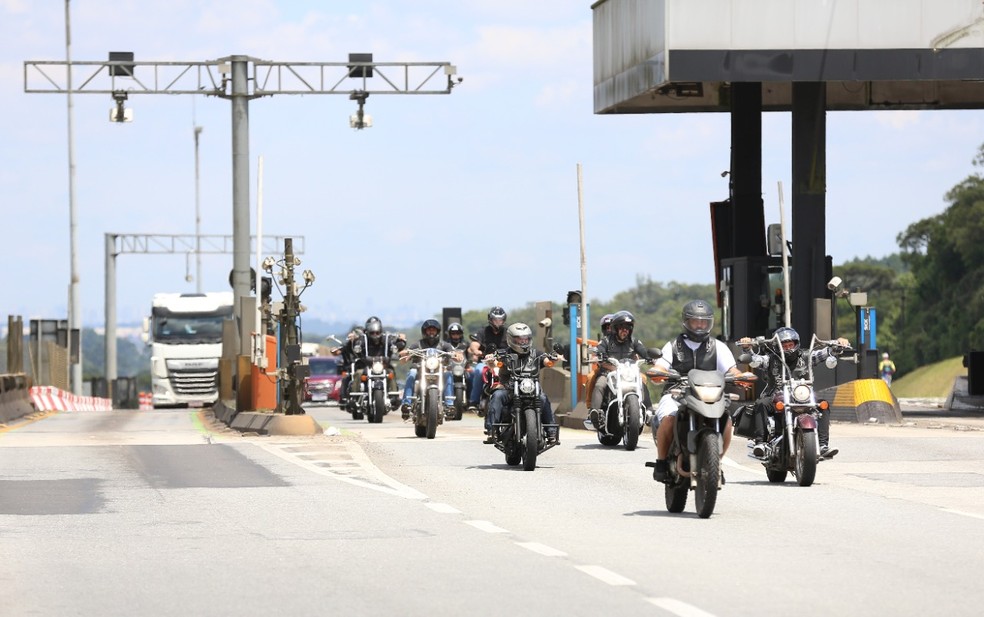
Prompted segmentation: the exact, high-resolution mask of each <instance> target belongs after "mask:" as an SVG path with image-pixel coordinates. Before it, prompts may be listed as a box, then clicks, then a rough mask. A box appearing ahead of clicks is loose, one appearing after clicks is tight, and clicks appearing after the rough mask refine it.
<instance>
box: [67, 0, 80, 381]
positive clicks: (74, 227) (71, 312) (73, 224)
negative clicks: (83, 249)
mask: <svg viewBox="0 0 984 617" xmlns="http://www.w3.org/2000/svg"><path fill="white" fill-rule="evenodd" d="M69 1H70V0H65V65H66V69H67V71H66V77H65V79H66V83H67V84H68V87H67V88H65V93H66V94H67V96H68V229H69V240H68V246H69V253H70V254H71V258H70V262H71V273H70V277H71V278H70V283H69V287H68V304H69V309H68V332H69V336H68V346H69V354H68V356H69V358H71V355H72V354H71V347H72V342H71V341H72V336H71V332H72V330H75V329H78V330H79V361H78V363H77V364H71V359H69V366H70V367H71V371H70V372H71V380H70V381H71V390H72V392H73V393H74V394H82V329H81V328H82V323H81V321H82V298H81V297H80V294H79V256H78V238H79V226H78V217H77V215H76V208H75V137H74V130H73V125H72V115H73V114H72V111H73V109H72V26H71V20H70V18H69V15H70V13H71V11H69Z"/></svg>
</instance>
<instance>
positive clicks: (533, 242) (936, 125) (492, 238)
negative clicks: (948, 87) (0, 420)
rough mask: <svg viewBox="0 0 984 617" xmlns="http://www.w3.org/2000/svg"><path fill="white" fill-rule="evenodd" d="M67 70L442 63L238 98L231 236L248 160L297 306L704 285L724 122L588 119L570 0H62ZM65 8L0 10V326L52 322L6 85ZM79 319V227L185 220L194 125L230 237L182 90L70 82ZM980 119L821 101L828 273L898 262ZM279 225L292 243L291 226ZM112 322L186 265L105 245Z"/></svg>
mask: <svg viewBox="0 0 984 617" xmlns="http://www.w3.org/2000/svg"><path fill="white" fill-rule="evenodd" d="M70 6H71V37H72V45H71V54H72V59H73V60H74V61H93V60H105V59H107V58H108V55H107V54H108V52H109V51H132V52H134V54H135V58H136V60H138V61H161V62H163V61H179V62H198V61H206V60H215V59H218V58H222V57H226V56H230V55H236V54H243V55H249V56H253V57H256V58H262V59H266V60H275V61H284V62H343V61H345V60H347V59H348V54H349V53H350V52H371V53H373V54H374V60H375V61H377V62H408V61H417V62H445V61H446V62H450V63H452V64H454V65H456V66H457V69H458V74H459V75H460V76H462V77H463V78H464V80H463V82H462V83H461V85H460V86H459V87H457V88H455V89H454V91H453V92H452V93H451V94H450V95H433V96H430V95H425V96H405V95H393V96H377V97H370V99H369V101H368V102H367V105H366V111H367V112H368V113H370V114H371V115H372V117H373V124H374V126H373V127H372V128H369V129H365V130H362V131H355V130H353V129H351V128H350V127H349V125H348V117H349V115H351V114H352V113H353V112H354V111H355V103H353V102H352V101H349V100H348V97H347V96H336V95H309V96H294V95H277V96H273V97H265V98H262V99H256V100H253V101H251V102H250V104H249V157H250V166H251V179H250V183H249V190H250V202H251V209H252V214H251V220H250V230H251V233H254V232H255V225H256V218H255V216H256V214H255V213H256V199H257V178H256V169H257V161H258V159H259V157H261V156H262V157H263V169H264V173H263V211H264V216H263V232H264V235H278V236H290V237H294V238H298V239H296V240H295V245H300V244H301V243H303V253H302V254H301V255H300V258H301V260H302V262H303V263H302V265H301V266H300V269H302V270H303V269H310V270H312V271H313V272H314V274H315V276H316V281H315V283H314V285H313V286H311V287H310V288H309V289H307V290H306V291H305V292H304V295H303V296H302V303H303V304H304V305H305V306H306V307H307V312H306V313H305V316H312V317H315V318H317V319H321V320H326V321H335V320H338V321H363V320H364V319H365V318H366V317H367V316H368V315H371V314H375V315H379V316H381V317H382V318H383V319H384V322H385V323H387V324H390V323H392V324H394V325H400V324H412V323H415V322H417V321H419V320H421V319H424V318H427V317H430V316H433V315H434V314H437V313H439V312H440V310H441V308H442V307H445V306H452V307H462V308H463V309H464V310H465V311H468V310H476V309H477V310H486V309H487V308H488V307H490V306H493V305H501V306H504V307H506V308H511V307H516V308H518V307H522V306H525V305H526V303H528V302H532V301H537V300H554V301H561V300H563V298H564V297H565V296H566V293H567V291H568V290H572V289H580V288H581V287H582V280H581V253H580V243H579V235H580V233H579V232H580V228H579V221H578V202H579V199H578V195H579V193H578V183H577V178H578V176H577V169H578V165H580V166H581V177H582V191H581V202H582V204H583V208H584V237H585V257H586V263H587V270H586V285H585V288H586V289H587V295H588V297H589V298H590V299H594V300H600V301H608V300H610V299H611V298H612V297H613V296H614V295H615V294H616V293H618V292H620V291H623V290H626V289H629V288H631V287H633V286H634V285H635V284H636V280H637V277H639V276H644V277H650V278H651V279H652V280H654V281H661V282H669V281H679V282H684V283H712V282H713V281H714V266H713V259H712V252H711V230H710V217H709V210H708V203H709V202H712V201H720V200H723V199H725V198H726V197H727V195H728V179H727V178H723V177H722V175H721V173H722V171H725V170H727V169H728V167H729V156H730V155H729V151H730V132H729V117H728V116H727V114H650V115H622V116H619V115H605V116H602V115H595V114H594V113H593V103H592V85H593V76H592V53H593V52H592V16H591V8H590V7H591V2H590V1H587V0H585V1H578V0H537V2H530V1H529V0H498V1H496V2H490V1H486V0H455V1H454V2H449V1H446V0H416V1H414V2H399V1H395V0H378V1H372V0H368V1H350V0H321V1H313V0H312V1H307V0H290V1H287V0H280V1H276V0H169V1H168V2H146V1H143V0H140V1H138V0H112V1H104V0H74V1H72V2H71V5H70ZM64 7H65V5H64V3H63V2H60V1H56V0H47V1H40V0H0V110H2V113H0V136H2V139H0V212H2V220H3V226H4V227H5V229H4V232H3V236H4V240H3V241H2V242H0V257H2V258H3V260H4V262H5V263H7V264H8V265H9V266H11V267H9V268H8V269H7V277H6V278H7V283H6V285H5V286H4V289H3V291H2V292H0V319H2V316H3V315H5V314H6V315H21V316H23V317H24V318H25V320H26V319H29V318H36V317H42V318H49V319H54V318H60V319H64V318H66V317H67V314H68V308H67V307H68V289H69V284H70V275H71V250H70V238H71V230H70V214H69V213H70V207H69V171H68V158H69V157H68V128H67V127H68V122H67V118H68V113H67V102H66V97H65V96H64V95H61V94H47V93H31V94H27V93H25V92H24V61H25V60H56V61H64V60H65V51H66V50H65V34H66V27H65V8H64ZM73 104H74V112H73V122H74V152H75V162H76V181H75V204H76V212H77V215H76V222H77V238H78V246H77V256H78V272H79V290H80V294H81V314H82V321H83V325H84V326H86V327H96V328H101V327H102V326H103V322H104V316H105V311H104V296H105V259H106V258H105V234H107V233H120V234H194V233H195V218H196V199H195V195H196V193H195V145H194V144H195V142H194V127H195V126H200V127H201V133H200V142H199V147H198V149H199V156H200V162H199V173H200V178H201V180H200V190H199V200H198V209H199V212H200V216H201V223H200V227H201V233H202V234H220V235H221V234H225V235H231V234H232V172H231V167H232V155H231V109H230V103H229V101H227V100H224V99H219V98H215V97H204V96H194V95H180V96H166V95H134V96H131V97H130V99H129V101H128V102H127V106H128V107H131V108H132V109H133V113H134V121H133V122H132V123H123V124H120V123H111V122H109V121H108V116H109V109H110V107H111V106H112V101H111V100H110V98H109V97H108V96H105V95H96V94H77V95H75V96H74V97H73ZM982 125H984V111H947V112H940V111H905V112H903V111H899V112H864V113H861V112H854V113H850V112H829V113H828V114H827V130H828V135H827V230H826V234H827V235H826V237H827V251H828V253H829V254H831V255H832V256H833V259H834V263H835V264H838V263H842V262H844V261H847V260H850V259H852V258H854V257H865V256H873V257H883V256H885V255H889V254H891V253H894V252H897V251H898V245H897V244H896V236H897V235H898V234H899V233H900V232H902V231H904V230H905V228H906V227H907V226H908V225H909V224H911V223H913V222H915V221H918V220H920V219H923V218H926V217H929V216H933V215H935V214H938V213H940V212H942V211H943V210H944V209H945V207H946V205H947V204H946V201H945V199H944V195H945V193H946V192H947V191H948V190H949V189H950V188H952V187H953V186H954V185H955V184H957V183H958V182H960V181H961V180H963V179H964V178H966V177H967V176H968V175H970V174H972V173H975V171H976V170H975V168H974V167H973V166H972V164H971V161H972V160H973V158H974V156H975V154H976V152H977V150H978V148H979V146H980V145H981V143H982V141H984V138H982V136H984V130H982V128H984V126H982ZM790 147H791V142H790V116H789V114H788V113H767V114H765V116H764V118H763V165H762V192H763V198H764V201H765V212H766V222H767V223H773V222H779V205H778V204H779V189H778V185H779V183H780V182H781V183H782V186H783V187H785V189H784V190H785V193H786V194H785V204H786V221H787V224H788V223H789V222H790V220H791V218H790V216H791V214H790V194H789V186H790V176H791V171H790V169H791V162H790V154H789V153H790ZM301 239H302V240H301ZM201 259H202V269H203V273H202V281H201V286H202V289H203V291H225V290H229V289H230V287H229V282H228V278H229V272H230V270H231V268H232V255H203V256H202V258H201ZM116 269H117V284H116V289H117V314H118V322H119V323H120V324H121V325H123V324H128V323H129V324H133V323H139V321H140V320H141V319H142V318H143V317H144V316H145V315H146V314H148V312H149V307H150V301H151V297H152V295H153V294H154V293H157V292H194V291H195V290H196V289H197V288H198V282H197V281H194V280H193V281H190V282H189V281H187V280H186V279H187V278H188V276H189V275H191V277H192V278H194V275H195V273H196V263H195V257H194V255H181V254H177V255H176V254H170V255H135V254H124V255H120V256H119V257H118V258H117V262H116Z"/></svg>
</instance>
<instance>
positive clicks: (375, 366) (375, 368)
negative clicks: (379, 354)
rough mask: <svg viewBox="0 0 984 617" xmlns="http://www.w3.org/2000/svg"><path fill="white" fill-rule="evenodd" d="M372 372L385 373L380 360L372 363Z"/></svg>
mask: <svg viewBox="0 0 984 617" xmlns="http://www.w3.org/2000/svg"><path fill="white" fill-rule="evenodd" d="M372 372H373V373H382V372H383V363H382V362H380V361H379V360H376V361H375V362H373V363H372Z"/></svg>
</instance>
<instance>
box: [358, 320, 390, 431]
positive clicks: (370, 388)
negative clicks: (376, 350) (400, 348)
mask: <svg viewBox="0 0 984 617" xmlns="http://www.w3.org/2000/svg"><path fill="white" fill-rule="evenodd" d="M384 336H385V337H386V338H385V341H384V343H385V349H388V350H389V351H390V354H391V355H390V356H373V357H369V358H366V359H365V360H364V361H363V364H364V366H365V368H364V369H363V371H362V374H361V376H360V377H359V382H358V387H355V385H354V384H353V386H352V388H351V389H352V392H351V393H350V394H349V411H350V412H351V413H352V417H353V418H354V419H356V420H360V419H362V417H363V416H365V418H366V420H368V421H369V422H370V423H371V424H379V423H380V422H382V421H383V416H384V415H386V414H388V413H389V412H390V409H391V408H393V407H396V406H398V405H399V400H400V392H398V391H396V390H393V391H390V390H389V384H391V383H393V384H395V383H396V381H395V374H394V372H393V368H392V367H393V362H392V354H393V353H394V352H395V351H396V346H395V343H394V341H395V338H396V337H395V335H392V334H386V335H384ZM353 368H354V365H353ZM353 374H355V373H353Z"/></svg>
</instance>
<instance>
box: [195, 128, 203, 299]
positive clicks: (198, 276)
mask: <svg viewBox="0 0 984 617" xmlns="http://www.w3.org/2000/svg"><path fill="white" fill-rule="evenodd" d="M201 134H202V127H200V126H196V127H195V291H196V292H198V293H202V210H201V198H200V192H199V187H200V177H201V176H200V175H199V167H198V137H199V135H201Z"/></svg>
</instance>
